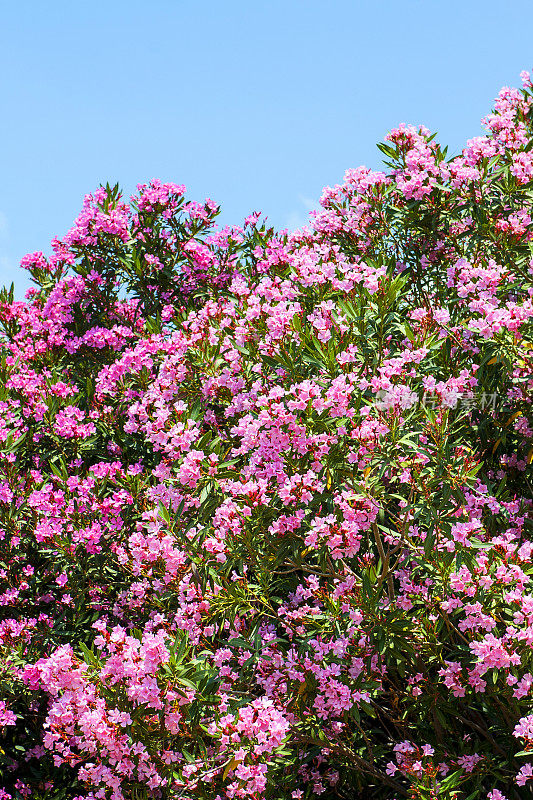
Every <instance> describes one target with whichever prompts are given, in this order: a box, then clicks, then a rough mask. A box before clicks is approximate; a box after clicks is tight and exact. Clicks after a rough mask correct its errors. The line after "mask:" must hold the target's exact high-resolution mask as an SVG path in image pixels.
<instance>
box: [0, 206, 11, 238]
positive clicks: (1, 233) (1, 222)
mask: <svg viewBox="0 0 533 800" xmlns="http://www.w3.org/2000/svg"><path fill="white" fill-rule="evenodd" d="M8 238H9V225H8V224H7V217H6V215H5V214H4V212H3V211H0V240H2V241H5V240H6V239H8Z"/></svg>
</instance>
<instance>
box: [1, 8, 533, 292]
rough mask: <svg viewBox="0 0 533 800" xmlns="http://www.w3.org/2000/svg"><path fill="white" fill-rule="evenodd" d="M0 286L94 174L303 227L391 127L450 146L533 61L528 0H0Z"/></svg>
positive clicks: (62, 219)
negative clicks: (158, 185) (177, 189)
mask: <svg viewBox="0 0 533 800" xmlns="http://www.w3.org/2000/svg"><path fill="white" fill-rule="evenodd" d="M0 6H1V14H0V76H1V78H0V81H1V99H2V113H1V114H0V136H1V148H0V164H1V180H0V285H2V284H5V283H7V284H9V283H11V281H14V282H15V286H16V296H17V297H18V298H22V296H23V294H24V291H25V290H26V288H27V287H28V286H29V285H30V284H29V281H28V279H27V278H26V274H25V273H24V271H23V270H21V269H20V268H19V266H18V265H19V262H20V259H21V257H22V256H23V255H24V254H25V253H27V252H33V251H35V250H42V251H44V252H45V253H49V252H50V248H49V243H50V240H51V238H52V237H53V236H56V235H59V236H62V235H64V234H65V233H66V231H67V230H68V229H69V227H70V226H71V224H72V222H73V220H74V218H75V217H76V215H77V213H78V212H79V209H80V207H81V203H82V199H83V195H84V194H86V193H87V192H90V191H92V190H93V189H95V188H96V187H97V186H98V185H99V184H100V183H106V182H108V181H109V182H110V183H115V182H119V183H120V185H121V186H122V188H123V190H124V191H125V192H126V193H128V194H131V193H132V192H133V191H134V190H135V186H136V184H137V183H139V182H146V181H148V180H150V179H151V178H160V179H162V180H165V181H174V182H176V183H184V184H185V185H186V186H187V189H188V195H189V197H190V198H191V199H196V200H201V199H203V198H204V197H207V196H209V197H211V198H213V199H214V200H216V201H217V202H218V203H220V204H221V205H222V210H223V213H222V217H221V221H222V222H223V223H224V224H225V223H233V224H240V223H241V222H242V220H243V219H244V217H245V216H246V215H247V214H249V213H250V212H251V211H256V210H257V211H262V212H263V213H264V214H266V215H267V217H268V219H269V221H270V222H271V223H272V224H274V225H276V226H277V227H281V228H287V227H288V228H291V229H293V228H295V227H299V226H300V225H303V224H304V223H305V219H306V215H307V213H308V211H309V209H310V208H311V207H313V204H315V203H316V202H317V201H318V198H319V197H320V194H321V191H322V187H323V186H325V185H327V184H335V183H339V182H341V181H342V176H343V174H344V171H345V170H346V169H347V168H349V167H356V166H358V165H360V164H366V165H367V166H369V167H373V168H378V167H379V166H380V164H381V158H380V153H379V151H378V150H377V148H376V142H379V141H382V140H383V137H384V136H385V134H386V133H387V131H388V130H390V128H392V127H396V126H397V125H398V124H399V123H400V122H407V123H413V124H424V125H426V126H427V127H429V128H430V129H431V130H432V131H438V139H439V141H441V142H442V143H443V144H448V145H449V147H450V151H451V153H456V152H458V151H460V150H461V148H462V147H463V145H464V144H465V142H466V140H467V139H469V138H471V137H472V136H476V135H479V134H480V132H481V127H480V120H481V118H482V117H483V116H484V115H485V114H487V113H488V112H489V111H490V109H491V107H492V101H493V99H494V97H495V95H496V93H497V92H498V90H499V89H500V88H501V86H504V85H511V86H517V85H519V84H520V78H519V73H520V71H521V70H523V69H530V68H531V67H532V66H533V45H532V41H531V30H532V25H533V3H532V2H531V0H505V2H502V0H482V1H481V0H461V1H460V2H459V0H442V1H441V0H401V2H400V0H373V1H372V0H362V1H361V2H359V1H358V0H353V1H352V2H348V1H347V0H346V1H344V0H329V2H324V0H320V1H318V0H305V2H300V0H283V1H278V0H275V1H274V2H263V3H261V2H257V0H255V1H254V0H248V1H247V2H243V1H242V0H225V2H222V0H218V2H210V0H204V2H202V3H195V2H191V1H190V0H189V2H182V0H151V2H146V0H142V2H139V1H138V0H124V1H123V0H107V2H102V1H101V0H91V2H83V1H81V0H78V2H76V3H72V1H71V0H69V2H64V1H63V0H52V2H50V3H43V2H42V0H19V1H18V2H17V3H7V2H0Z"/></svg>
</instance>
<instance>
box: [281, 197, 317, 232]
mask: <svg viewBox="0 0 533 800" xmlns="http://www.w3.org/2000/svg"><path fill="white" fill-rule="evenodd" d="M298 199H299V201H300V204H301V206H303V208H298V209H294V210H293V211H291V212H290V214H288V216H287V228H288V229H289V230H290V231H295V230H297V229H298V228H303V226H304V225H307V223H308V222H309V212H310V211H314V210H315V209H317V208H318V201H317V200H313V199H312V198H310V197H305V196H304V195H302V194H301V195H300V196H299V198H298Z"/></svg>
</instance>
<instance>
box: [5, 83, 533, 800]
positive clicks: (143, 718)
mask: <svg viewBox="0 0 533 800" xmlns="http://www.w3.org/2000/svg"><path fill="white" fill-rule="evenodd" d="M522 78H523V84H524V86H523V89H521V90H517V89H508V88H506V89H503V90H502V91H501V92H500V94H499V95H498V98H497V100H496V103H495V109H494V111H493V113H491V114H489V115H488V116H487V118H486V119H485V120H484V124H485V126H486V130H487V134H486V135H485V136H481V137H477V138H475V139H472V140H470V141H469V142H468V144H467V146H466V147H465V149H464V150H463V151H462V153H461V154H460V155H459V156H455V157H452V158H450V157H448V155H447V152H446V149H443V148H441V147H440V145H438V144H437V142H436V139H435V137H434V136H432V135H430V133H429V131H427V130H426V129H425V128H423V127H420V128H414V127H410V126H405V125H402V126H400V127H399V128H398V129H396V130H394V131H392V132H391V133H390V134H389V135H388V136H387V137H386V143H385V144H382V145H380V149H381V151H382V153H383V154H384V158H385V159H386V169H387V171H386V172H372V171H371V170H369V169H366V168H364V167H361V168H358V169H352V170H349V171H348V172H347V173H346V175H345V178H344V183H343V184H342V185H339V186H335V187H334V188H327V189H326V190H325V191H324V194H323V197H322V200H321V209H320V210H319V211H317V212H313V213H311V215H310V220H309V225H308V226H307V227H305V228H303V229H302V230H300V231H298V232H296V233H293V234H288V233H287V232H281V233H280V232H276V231H275V230H273V229H272V228H269V227H267V226H266V223H265V222H264V221H262V220H261V218H260V216H259V215H258V214H252V215H251V216H250V217H248V218H247V219H246V220H245V222H244V225H243V226H242V227H225V228H220V227H217V225H216V222H215V220H216V216H217V214H218V207H217V206H216V205H215V204H214V203H213V202H212V201H210V200H207V201H206V202H205V203H196V202H192V201H190V200H187V199H186V197H185V193H184V187H182V186H177V185H174V184H161V183H160V182H158V181H154V182H152V183H150V184H148V185H140V186H139V187H138V194H137V195H136V196H134V197H132V198H131V201H130V202H126V201H125V200H124V199H123V198H122V196H121V194H120V192H119V190H118V188H117V187H114V188H113V187H110V186H107V187H105V188H103V187H101V188H99V189H98V190H97V191H96V192H95V193H94V194H93V195H87V197H86V198H85V202H84V205H83V209H82V211H81V213H80V215H79V217H78V218H77V220H76V222H75V224H74V227H73V228H72V229H71V230H70V231H69V233H68V234H67V235H66V236H65V237H64V238H63V239H56V240H54V241H53V242H52V255H51V256H50V257H48V258H46V257H45V256H44V255H43V254H42V253H34V254H32V255H28V256H26V257H25V259H24V260H23V264H22V265H23V266H24V267H25V268H26V269H27V270H28V271H29V273H30V274H31V276H32V279H33V281H34V286H33V288H31V289H30V290H29V291H28V293H27V301H26V302H14V300H13V290H11V291H10V292H8V291H7V290H4V291H3V294H2V297H1V306H0V321H1V326H2V330H3V335H2V342H1V387H0V392H1V396H0V439H1V441H2V451H1V459H0V520H1V521H0V538H1V541H0V597H1V614H0V692H1V695H0V697H1V701H0V734H1V746H0V772H1V774H2V786H3V788H2V789H1V790H0V798H2V799H3V800H9V798H17V800H20V798H36V799H37V800H44V799H45V798H56V800H63V799H65V800H66V799H67V798H69V799H71V798H77V799H78V800H81V799H82V798H83V799H88V800H94V799H95V798H102V800H104V798H106V799H110V800H111V799H112V800H123V798H124V799H129V798H132V799H133V800H140V799H141V798H161V800H166V799H167V798H168V800H171V799H172V800H174V799H175V800H177V799H178V798H184V799H185V800H232V799H233V798H252V799H253V800H285V799H287V800H290V799H292V798H294V800H299V799H300V798H301V799H302V800H303V799H305V798H317V797H323V798H345V800H357V798H365V800H367V799H368V800H370V798H375V799H376V800H393V799H394V800H400V798H413V799H414V798H418V799H419V800H431V799H433V798H441V800H451V799H452V798H457V800H477V798H480V799H481V798H483V800H484V799H485V798H488V800H504V798H505V799H506V800H516V799H517V798H523V799H524V798H529V797H531V791H532V788H533V649H532V644H533V592H532V588H531V575H532V574H533V564H532V550H533V544H532V539H533V514H532V510H533V493H532V466H531V462H532V460H533V414H532V410H531V396H532V387H533V369H532V366H533V328H532V319H533V222H532V214H533V210H532V209H533V149H532V147H533V86H532V83H531V80H530V77H529V75H527V74H526V73H524V74H523V76H522Z"/></svg>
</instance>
